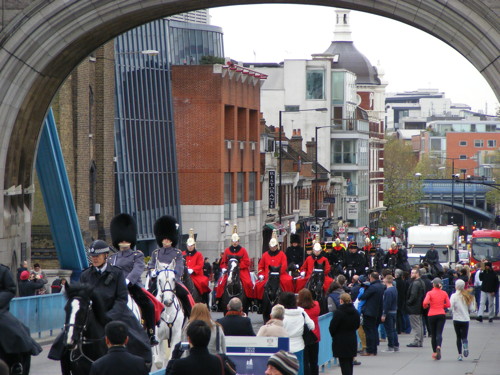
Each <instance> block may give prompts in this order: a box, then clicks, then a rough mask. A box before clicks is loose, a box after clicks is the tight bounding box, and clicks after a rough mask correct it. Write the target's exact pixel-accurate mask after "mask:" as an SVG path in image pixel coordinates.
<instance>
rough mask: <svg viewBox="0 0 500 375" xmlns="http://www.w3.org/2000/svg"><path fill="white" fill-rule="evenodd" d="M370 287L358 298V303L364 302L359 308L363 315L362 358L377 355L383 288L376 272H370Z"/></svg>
mask: <svg viewBox="0 0 500 375" xmlns="http://www.w3.org/2000/svg"><path fill="white" fill-rule="evenodd" d="M369 279H370V286H369V287H368V288H367V289H366V291H365V292H364V293H363V294H362V295H361V297H359V300H360V301H366V302H365V304H364V305H363V307H362V308H361V313H362V314H363V329H364V331H365V334H366V352H365V353H363V354H361V355H362V356H374V355H377V345H378V331H377V327H378V325H379V324H380V318H381V317H382V301H383V298H384V290H385V286H384V284H382V282H381V281H380V279H379V274H378V272H372V273H371V274H370V276H369Z"/></svg>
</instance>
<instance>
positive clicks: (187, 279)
mask: <svg viewBox="0 0 500 375" xmlns="http://www.w3.org/2000/svg"><path fill="white" fill-rule="evenodd" d="M182 283H183V284H184V286H185V287H186V288H187V290H188V291H189V293H191V295H192V296H193V299H194V302H203V303H205V302H207V301H204V300H203V296H202V295H201V294H200V292H199V291H198V289H196V286H195V285H194V282H193V279H191V276H189V273H188V270H187V267H184V273H183V275H182Z"/></svg>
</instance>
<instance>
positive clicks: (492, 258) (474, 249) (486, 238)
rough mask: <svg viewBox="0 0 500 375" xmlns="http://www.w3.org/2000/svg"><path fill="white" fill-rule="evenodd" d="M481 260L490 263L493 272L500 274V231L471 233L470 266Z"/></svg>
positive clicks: (482, 230) (483, 230)
mask: <svg viewBox="0 0 500 375" xmlns="http://www.w3.org/2000/svg"><path fill="white" fill-rule="evenodd" d="M482 260H487V261H489V262H491V263H492V264H493V270H494V271H495V272H497V273H500V230H489V229H481V230H475V231H474V232H472V244H471V252H470V263H471V266H474V265H475V264H476V263H479V262H480V261H482Z"/></svg>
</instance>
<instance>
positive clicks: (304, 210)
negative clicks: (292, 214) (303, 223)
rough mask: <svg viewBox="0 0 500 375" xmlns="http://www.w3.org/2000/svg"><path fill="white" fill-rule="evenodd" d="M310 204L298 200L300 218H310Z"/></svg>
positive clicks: (307, 201)
mask: <svg viewBox="0 0 500 375" xmlns="http://www.w3.org/2000/svg"><path fill="white" fill-rule="evenodd" d="M310 208H311V202H310V201H309V199H299V210H300V214H299V215H300V216H302V217H308V216H311V211H310Z"/></svg>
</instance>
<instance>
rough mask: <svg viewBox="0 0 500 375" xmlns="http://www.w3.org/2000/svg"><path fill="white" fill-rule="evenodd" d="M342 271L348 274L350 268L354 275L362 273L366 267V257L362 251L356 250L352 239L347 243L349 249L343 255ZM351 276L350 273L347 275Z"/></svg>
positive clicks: (356, 247) (355, 244)
mask: <svg viewBox="0 0 500 375" xmlns="http://www.w3.org/2000/svg"><path fill="white" fill-rule="evenodd" d="M343 264H344V272H345V274H348V273H349V271H350V270H354V273H355V274H356V275H364V274H365V267H366V259H365V254H364V252H363V253H361V252H359V251H358V245H357V243H356V242H354V241H352V242H351V243H350V244H349V249H348V250H347V252H346V253H345V256H344V263H343ZM348 276H349V277H351V276H352V275H348Z"/></svg>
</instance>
